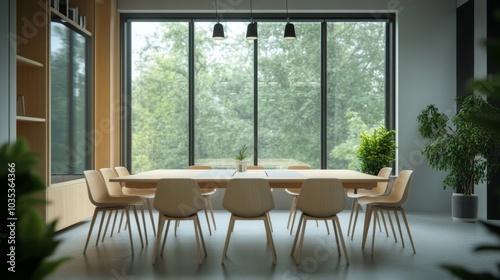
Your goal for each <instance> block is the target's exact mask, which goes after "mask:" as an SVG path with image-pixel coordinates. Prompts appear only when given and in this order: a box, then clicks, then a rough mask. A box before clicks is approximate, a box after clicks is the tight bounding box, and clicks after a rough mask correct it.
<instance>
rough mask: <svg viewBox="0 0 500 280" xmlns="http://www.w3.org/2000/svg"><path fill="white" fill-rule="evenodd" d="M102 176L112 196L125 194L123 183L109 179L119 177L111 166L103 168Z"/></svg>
mask: <svg viewBox="0 0 500 280" xmlns="http://www.w3.org/2000/svg"><path fill="white" fill-rule="evenodd" d="M100 170H101V174H102V178H103V179H104V182H105V184H106V187H107V188H108V192H109V194H110V195H111V196H123V195H124V194H123V190H122V185H121V184H120V182H111V181H109V179H113V178H117V177H118V176H117V175H116V173H115V171H114V170H113V169H111V168H101V169H100Z"/></svg>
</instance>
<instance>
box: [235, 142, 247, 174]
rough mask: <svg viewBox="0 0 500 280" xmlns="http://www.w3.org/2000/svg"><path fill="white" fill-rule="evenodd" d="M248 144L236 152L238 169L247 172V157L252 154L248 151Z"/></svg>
mask: <svg viewBox="0 0 500 280" xmlns="http://www.w3.org/2000/svg"><path fill="white" fill-rule="evenodd" d="M247 150H248V146H247V145H243V146H241V147H240V148H239V149H238V154H236V158H235V159H236V171H238V172H245V171H246V170H247V162H246V161H245V159H247V158H248V157H249V156H250V155H249V154H248V153H247Z"/></svg>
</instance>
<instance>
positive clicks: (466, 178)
mask: <svg viewBox="0 0 500 280" xmlns="http://www.w3.org/2000/svg"><path fill="white" fill-rule="evenodd" d="M456 102H457V105H458V106H459V110H458V112H457V114H456V115H455V116H454V117H453V118H451V123H450V119H449V118H448V116H447V115H446V114H444V113H441V112H439V109H438V108H437V107H436V106H435V105H434V104H431V105H428V106H427V107H426V108H425V109H424V110H423V111H422V112H421V113H420V114H419V115H418V117H417V121H418V129H419V132H420V134H421V135H422V137H423V138H424V139H427V140H429V143H428V144H427V145H425V146H424V147H423V150H422V155H423V156H424V157H425V158H426V159H427V161H428V163H429V165H430V166H431V167H432V168H435V169H437V170H441V171H449V174H448V175H447V176H446V177H445V179H444V182H443V187H444V188H447V187H449V188H453V189H455V191H456V193H455V194H454V195H453V197H452V217H453V219H454V220H462V221H475V220H476V219H477V196H475V195H473V193H474V186H475V185H477V184H479V183H481V182H484V181H485V180H487V179H488V173H487V171H492V170H498V168H500V161H499V159H498V158H497V157H491V156H489V155H490V154H492V153H491V152H492V151H493V150H494V149H495V147H498V145H500V140H499V138H497V137H495V135H494V132H493V131H492V130H490V129H488V128H486V127H484V126H480V125H478V123H477V121H476V119H475V118H474V117H473V116H474V115H476V114H478V113H484V114H498V113H499V112H500V111H499V109H498V108H495V107H494V106H492V105H491V104H490V103H489V102H487V101H486V100H484V99H483V98H482V97H481V96H479V95H478V94H471V95H468V96H461V97H458V98H456Z"/></svg>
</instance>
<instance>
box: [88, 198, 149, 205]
mask: <svg viewBox="0 0 500 280" xmlns="http://www.w3.org/2000/svg"><path fill="white" fill-rule="evenodd" d="M96 203H97V204H98V206H99V207H110V206H108V205H119V204H129V205H143V204H144V200H143V199H142V198H140V197H136V196H112V197H109V198H107V199H106V200H104V201H97V200H96Z"/></svg>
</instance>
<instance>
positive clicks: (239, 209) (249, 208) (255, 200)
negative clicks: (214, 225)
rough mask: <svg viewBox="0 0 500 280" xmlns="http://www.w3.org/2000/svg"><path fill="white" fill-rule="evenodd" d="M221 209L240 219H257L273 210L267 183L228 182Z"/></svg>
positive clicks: (259, 180)
mask: <svg viewBox="0 0 500 280" xmlns="http://www.w3.org/2000/svg"><path fill="white" fill-rule="evenodd" d="M222 207H224V209H226V210H228V211H229V212H231V213H233V214H234V215H236V216H240V217H259V216H262V215H264V214H265V213H267V212H269V211H270V210H271V209H273V208H274V200H273V195H272V193H271V188H270V187H269V183H268V182H267V181H266V180H264V179H257V178H237V179H231V180H229V182H228V184H227V188H226V192H225V193H224V199H223V200H222Z"/></svg>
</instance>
